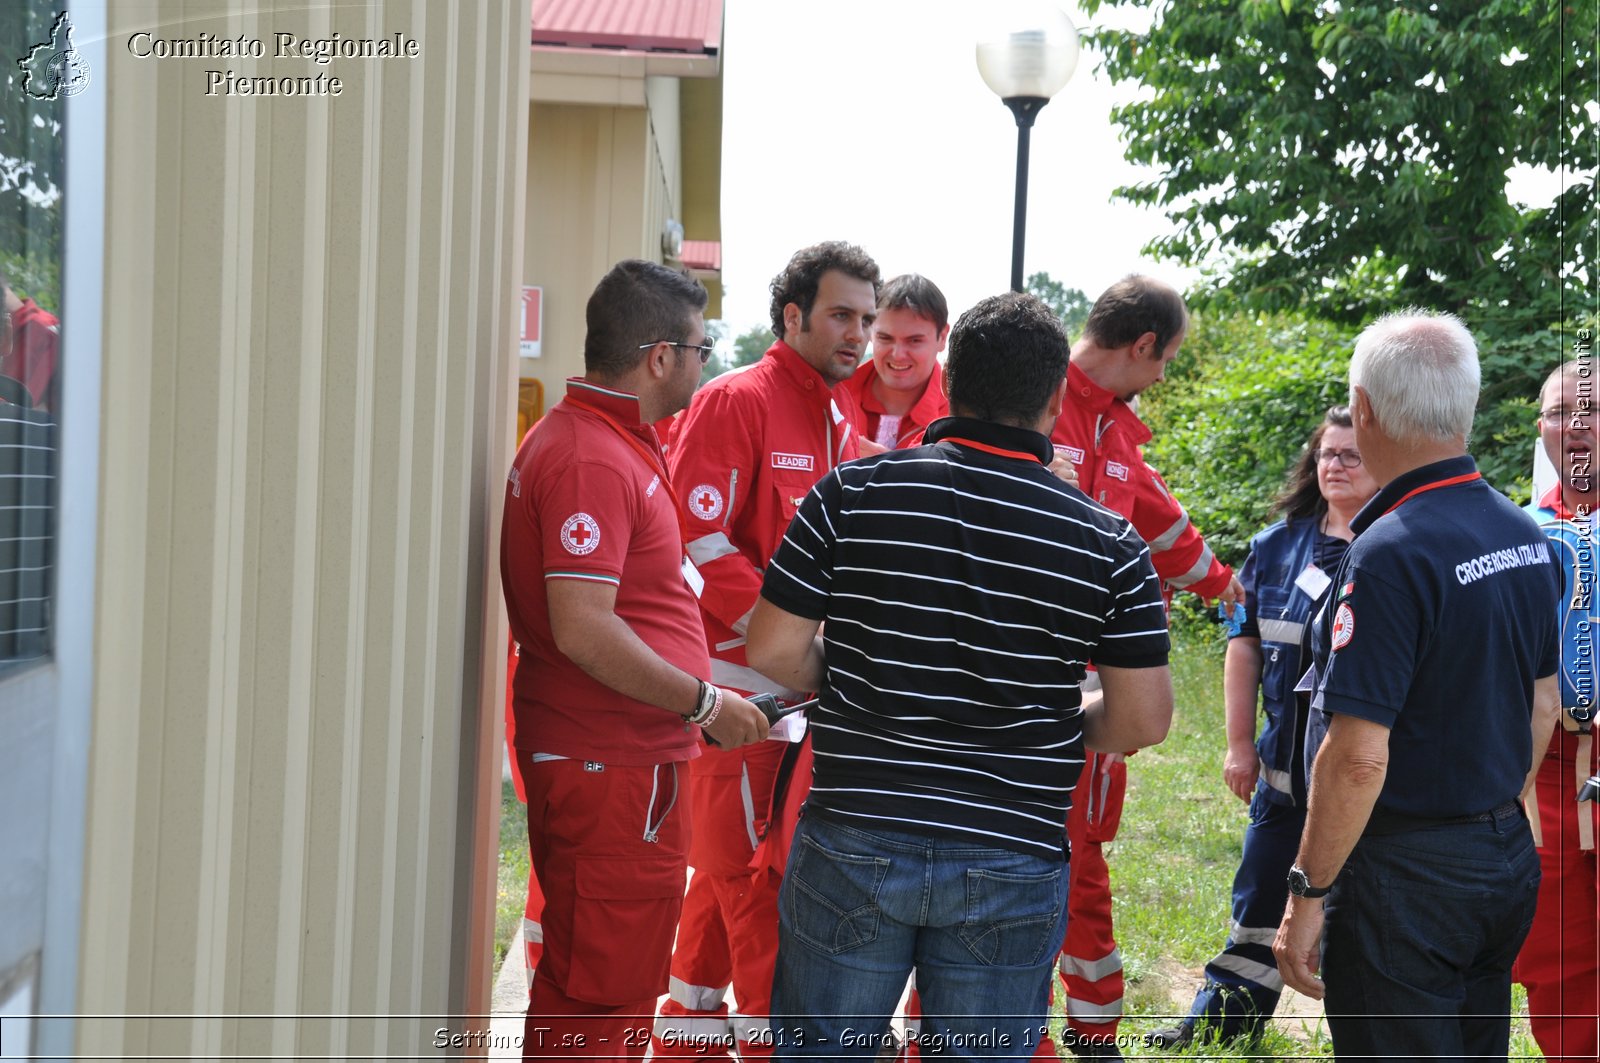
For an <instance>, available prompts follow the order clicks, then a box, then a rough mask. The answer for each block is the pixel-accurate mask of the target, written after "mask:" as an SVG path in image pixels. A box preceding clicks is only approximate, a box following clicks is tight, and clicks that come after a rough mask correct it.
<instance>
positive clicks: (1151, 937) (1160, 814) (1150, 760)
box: [495, 623, 1544, 1060]
mask: <svg viewBox="0 0 1600 1063" xmlns="http://www.w3.org/2000/svg"><path fill="white" fill-rule="evenodd" d="M1173 650H1174V652H1173V666H1172V672H1173V688H1174V691H1175V693H1176V701H1177V713H1176V715H1175V717H1174V719H1173V723H1172V731H1171V733H1170V734H1169V735H1168V737H1167V740H1166V741H1165V742H1163V743H1162V744H1161V745H1160V746H1157V747H1156V748H1154V749H1150V750H1146V751H1144V752H1142V753H1140V754H1138V755H1137V756H1135V757H1133V758H1132V759H1131V760H1129V762H1128V799H1127V804H1126V806H1125V808H1124V810H1123V814H1122V825H1121V827H1120V828H1119V832H1118V835H1117V840H1116V841H1114V842H1112V843H1111V844H1110V845H1108V846H1107V847H1106V860H1107V863H1108V864H1109V865H1110V869H1111V884H1112V895H1113V896H1114V897H1115V898H1116V902H1115V903H1116V912H1115V915H1116V927H1117V940H1118V942H1119V943H1120V945H1121V948H1122V960H1123V965H1124V969H1125V972H1126V976H1127V988H1126V997H1125V1001H1124V1006H1125V1013H1126V1017H1127V1022H1125V1023H1124V1024H1123V1027H1122V1031H1123V1033H1124V1034H1140V1033H1143V1032H1145V1031H1147V1030H1152V1029H1155V1028H1156V1027H1158V1026H1165V1025H1168V1024H1169V1023H1170V1022H1171V1021H1172V1020H1173V1019H1174V1018H1176V1017H1179V1016H1178V1015H1175V1014H1174V1013H1175V1012H1177V1013H1183V1012H1186V1011H1187V1008H1188V1003H1189V1001H1190V1000H1191V999H1192V998H1193V995H1194V991H1195V990H1196V989H1197V988H1198V987H1199V984H1200V975H1201V968H1202V967H1204V965H1205V962H1206V961H1207V960H1208V959H1210V958H1211V957H1212V956H1213V955H1214V954H1215V953H1216V951H1217V950H1218V949H1220V948H1221V947H1222V942H1223V939H1224V937H1225V936H1226V934H1227V926H1228V913H1229V893H1230V888H1231V886H1232V883H1233V872H1234V869H1235V867H1236V866H1237V865H1238V861H1239V851H1240V850H1239V847H1240V844H1241V841H1242V839H1243V836H1244V828H1245V824H1246V822H1247V820H1248V813H1247V809H1246V806H1245V804H1244V802H1242V801H1240V800H1239V799H1238V798H1236V797H1234V796H1233V794H1232V793H1230V792H1229V791H1228V789H1227V787H1225V786H1224V785H1223V783H1222V755H1223V753H1224V751H1225V749H1226V742H1225V740H1224V734H1225V731H1224V729H1223V714H1222V652H1221V644H1220V642H1219V641H1218V639H1217V635H1216V632H1215V629H1214V628H1210V627H1209V626H1199V625H1191V624H1185V623H1180V624H1178V625H1177V630H1176V633H1175V637H1174V646H1173ZM501 802H502V805H501V816H500V868H499V876H498V886H497V888H498V904H497V915H496V919H495V969H496V970H497V971H498V970H499V965H500V963H501V962H502V961H503V960H504V958H505V953H506V948H507V946H508V945H509V944H510V941H511V937H512V935H513V934H514V933H516V930H517V927H518V925H519V923H520V921H521V919H522V910H523V902H524V898H525V894H526V890H527V885H528V832H527V815H526V812H525V811H524V809H523V807H522V804H521V803H520V802H518V801H517V795H516V792H515V790H513V788H512V786H511V784H510V783H509V782H508V783H506V784H505V785H504V787H503V789H502V793H501ZM1512 994H1513V995H1512V1011H1513V1020H1512V1027H1511V1058H1512V1059H1526V1060H1542V1059H1543V1058H1544V1057H1543V1056H1542V1055H1541V1054H1540V1053H1539V1049H1538V1046H1537V1045H1535V1044H1534V1042H1533V1038H1532V1036H1531V1035H1530V1034H1529V1032H1528V1020H1527V1012H1528V1007H1527V995H1526V994H1525V993H1524V992H1523V990H1522V987H1521V986H1514V987H1513V989H1512ZM1060 999H1061V997H1060V994H1057V1005H1056V1007H1057V1013H1058V1015H1059V1009H1060ZM1281 1015H1282V1012H1280V1016H1281ZM1052 1026H1053V1027H1054V1028H1055V1029H1056V1030H1058V1031H1059V1028H1060V1023H1059V1021H1058V1022H1055V1023H1053V1024H1052ZM1141 1051H1143V1050H1141V1049H1131V1050H1130V1049H1125V1050H1124V1055H1126V1056H1128V1057H1129V1058H1134V1057H1135V1056H1137V1055H1138V1054H1139V1053H1140V1052H1141ZM1263 1057H1264V1058H1272V1059H1331V1058H1333V1048H1332V1044H1331V1042H1330V1041H1329V1040H1328V1035H1327V1027H1326V1024H1325V1023H1315V1024H1313V1025H1312V1026H1311V1028H1310V1029H1309V1031H1308V1033H1307V1034H1306V1036H1305V1039H1304V1040H1298V1039H1295V1038H1291V1037H1289V1036H1287V1035H1286V1034H1284V1033H1282V1032H1280V1031H1277V1030H1273V1031H1270V1032H1268V1033H1267V1035H1266V1036H1265V1037H1264V1038H1263V1039H1262V1040H1261V1041H1259V1042H1257V1043H1256V1044H1254V1045H1251V1046H1220V1047H1219V1046H1204V1047H1201V1046H1191V1047H1190V1048H1189V1049H1187V1050H1185V1051H1184V1052H1182V1053H1177V1054H1162V1055H1160V1058H1179V1059H1183V1058H1188V1059H1252V1058H1263Z"/></svg>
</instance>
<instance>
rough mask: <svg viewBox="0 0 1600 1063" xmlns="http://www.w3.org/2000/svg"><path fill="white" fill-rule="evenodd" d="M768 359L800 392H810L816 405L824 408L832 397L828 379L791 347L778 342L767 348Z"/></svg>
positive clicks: (831, 388)
mask: <svg viewBox="0 0 1600 1063" xmlns="http://www.w3.org/2000/svg"><path fill="white" fill-rule="evenodd" d="M766 356H767V357H768V358H771V359H772V360H773V361H775V362H777V363H778V368H779V369H781V370H783V373H784V375H785V376H787V377H788V378H789V379H790V380H792V381H794V382H795V384H797V385H798V386H799V388H800V390H802V391H807V392H811V393H812V394H814V395H816V396H817V397H818V399H817V405H819V406H826V405H827V404H828V400H829V399H831V398H832V397H833V385H832V384H831V383H829V381H828V378H827V377H825V376H823V375H822V374H821V373H819V372H817V371H816V369H815V368H814V367H813V366H812V365H811V363H810V362H808V361H806V360H805V359H804V358H802V357H800V352H799V351H797V350H795V349H794V348H793V347H791V346H789V345H788V344H787V343H784V342H783V341H782V340H778V341H777V342H776V343H774V344H773V345H772V346H771V347H768V348H767V355H766Z"/></svg>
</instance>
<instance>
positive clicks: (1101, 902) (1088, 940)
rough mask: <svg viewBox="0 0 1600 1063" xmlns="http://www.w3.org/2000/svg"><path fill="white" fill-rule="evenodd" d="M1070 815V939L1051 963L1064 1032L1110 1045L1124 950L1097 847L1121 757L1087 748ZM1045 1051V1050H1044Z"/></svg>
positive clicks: (1111, 833)
mask: <svg viewBox="0 0 1600 1063" xmlns="http://www.w3.org/2000/svg"><path fill="white" fill-rule="evenodd" d="M1084 756H1085V760H1084V765H1083V774H1082V775H1080V776H1079V777H1078V786H1077V789H1075V790H1074V791H1073V793H1072V810H1071V811H1070V812H1069V813H1067V840H1068V841H1069V842H1070V843H1071V845H1072V863H1071V866H1070V869H1069V875H1070V886H1069V891H1068V894H1067V940H1066V942H1065V943H1064V944H1063V945H1062V947H1061V958H1060V960H1059V961H1057V963H1056V970H1057V971H1058V972H1059V973H1060V976H1061V984H1062V986H1063V987H1065V989H1066V994H1067V1006H1066V1009H1065V1010H1066V1013H1067V1028H1068V1029H1070V1030H1073V1031H1075V1032H1076V1033H1077V1034H1078V1035H1079V1036H1080V1037H1086V1038H1089V1039H1090V1040H1096V1041H1099V1040H1110V1039H1112V1038H1114V1037H1116V1035H1117V1023H1118V1021H1119V1020H1120V1019H1121V1018H1122V952H1121V950H1119V949H1118V948H1117V939H1116V936H1115V934H1114V933H1113V929H1112V924H1111V878H1110V874H1109V872H1108V871H1107V869H1106V860H1105V856H1104V855H1102V853H1101V849H1100V847H1101V845H1102V844H1103V843H1105V842H1109V841H1111V840H1113V839H1114V838H1116V836H1117V826H1118V825H1119V824H1120V823H1121V822H1122V799H1123V796H1124V794H1125V793H1126V791H1127V788H1128V766H1127V763H1126V762H1125V760H1124V758H1123V755H1122V754H1120V753H1092V752H1088V751H1087V750H1086V751H1085V754H1084ZM1041 1047H1042V1046H1041Z"/></svg>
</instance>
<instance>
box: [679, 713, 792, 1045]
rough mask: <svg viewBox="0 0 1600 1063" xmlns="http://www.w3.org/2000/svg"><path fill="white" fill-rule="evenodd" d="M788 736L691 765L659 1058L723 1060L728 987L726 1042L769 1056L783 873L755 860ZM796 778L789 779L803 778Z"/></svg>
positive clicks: (711, 752)
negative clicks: (687, 842) (685, 881)
mask: <svg viewBox="0 0 1600 1063" xmlns="http://www.w3.org/2000/svg"><path fill="white" fill-rule="evenodd" d="M788 745H789V743H787V742H776V741H767V742H757V743H755V744H754V745H750V746H745V747H743V748H740V749H735V750H728V751H723V750H719V749H714V748H713V749H707V750H706V751H705V755H703V756H702V757H700V759H698V760H696V761H694V767H693V768H691V770H690V776H691V787H690V794H691V802H692V804H693V805H694V818H695V824H696V830H695V837H694V843H693V846H692V848H691V851H690V856H689V862H690V864H692V865H693V867H694V877H693V878H692V879H690V881H689V891H688V895H687V896H686V897H685V898H684V903H683V916H682V918H681V920H680V921H679V924H678V944H677V948H676V950H675V951H674V953H673V956H672V980H671V985H670V988H669V990H668V1000H667V1002H666V1003H665V1004H663V1005H662V1008H661V1015H660V1017H659V1018H658V1019H657V1021H656V1027H655V1038H654V1054H655V1055H656V1056H658V1057H686V1056H695V1057H700V1058H706V1057H707V1056H710V1057H713V1058H715V1057H720V1058H727V1055H728V1048H727V1046H728V1043H729V1039H730V1038H729V1013H728V1007H727V1003H726V999H725V998H726V995H727V991H728V987H729V984H730V983H731V984H732V987H733V993H734V997H735V998H736V1000H737V1002H738V1005H739V1013H738V1015H737V1016H736V1017H734V1018H733V1020H732V1039H733V1040H734V1041H736V1042H737V1044H738V1048H739V1054H740V1056H741V1057H742V1058H745V1059H758V1058H759V1059H764V1058H768V1057H770V1056H771V1054H772V1039H771V1036H770V1033H769V1030H770V1027H769V1026H768V1023H767V1015H768V1012H769V1011H770V1010H771V1006H772V972H773V969H774V967H775V966H776V964H777V960H778V885H779V883H780V881H781V880H780V879H779V878H778V877H776V876H773V875H770V874H769V873H768V872H767V870H766V869H765V868H759V869H758V868H757V867H755V861H754V857H755V853H756V847H757V845H758V844H759V842H760V839H761V836H762V835H763V834H765V833H766V827H767V821H768V816H769V814H770V811H771V807H772V793H773V784H774V782H775V780H776V778H777V773H778V764H779V761H781V760H782V759H783V754H784V751H785V749H786V748H787V747H788ZM809 781H810V780H809V777H808V778H807V779H805V780H799V779H796V780H795V781H794V782H793V783H791V785H805V784H809Z"/></svg>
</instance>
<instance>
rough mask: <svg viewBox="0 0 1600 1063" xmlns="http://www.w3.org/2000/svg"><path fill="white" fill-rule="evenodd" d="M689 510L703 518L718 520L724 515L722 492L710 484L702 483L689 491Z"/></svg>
mask: <svg viewBox="0 0 1600 1063" xmlns="http://www.w3.org/2000/svg"><path fill="white" fill-rule="evenodd" d="M689 512H690V513H693V514H694V515H695V516H696V517H699V518H700V519H701V520H716V519H717V518H718V517H720V516H722V492H721V491H718V490H717V489H716V488H715V487H712V486H711V485H710V484H701V485H700V486H699V487H696V488H695V489H694V490H693V491H690V492H689Z"/></svg>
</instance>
